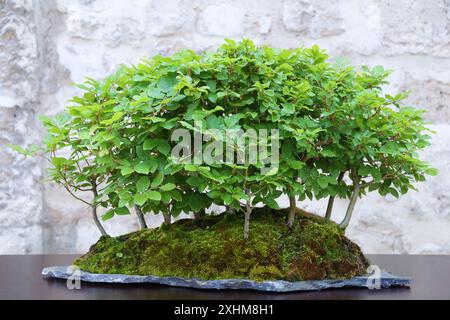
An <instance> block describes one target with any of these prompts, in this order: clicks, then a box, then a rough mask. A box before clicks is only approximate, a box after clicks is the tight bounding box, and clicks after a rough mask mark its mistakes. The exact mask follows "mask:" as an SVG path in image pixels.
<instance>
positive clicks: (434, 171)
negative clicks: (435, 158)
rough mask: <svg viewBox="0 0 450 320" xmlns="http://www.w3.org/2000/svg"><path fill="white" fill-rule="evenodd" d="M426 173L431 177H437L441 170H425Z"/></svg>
mask: <svg viewBox="0 0 450 320" xmlns="http://www.w3.org/2000/svg"><path fill="white" fill-rule="evenodd" d="M425 173H426V174H427V175H429V176H436V175H437V174H438V173H439V170H438V169H436V168H428V169H426V170H425Z"/></svg>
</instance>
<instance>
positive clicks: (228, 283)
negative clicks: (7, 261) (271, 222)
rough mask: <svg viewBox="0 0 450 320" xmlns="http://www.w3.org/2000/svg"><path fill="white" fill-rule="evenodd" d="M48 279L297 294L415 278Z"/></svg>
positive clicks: (60, 272) (67, 270) (47, 274)
mask: <svg viewBox="0 0 450 320" xmlns="http://www.w3.org/2000/svg"><path fill="white" fill-rule="evenodd" d="M42 275H43V276H44V278H60V279H69V278H70V279H79V280H81V281H85V282H94V283H124V284H127V283H149V284H162V285H168V286H174V287H185V288H195V289H218V290H224V289H234V290H258V291H266V292H295V291H313V290H324V289H331V288H349V287H356V288H368V289H370V288H374V286H375V285H376V284H377V282H378V283H379V287H380V288H390V287H409V286H410V285H411V278H408V277H399V276H395V275H392V274H390V273H389V272H387V271H384V270H382V271H381V273H380V277H379V279H375V278H374V277H373V276H371V275H364V276H356V277H353V278H350V279H339V280H335V279H324V280H308V281H293V282H291V281H284V280H271V281H261V282H258V281H253V280H247V279H219V280H201V279H196V278H181V277H158V276H151V275H148V276H140V275H126V274H97V273H90V272H85V271H82V270H76V271H75V272H73V271H72V268H71V267H69V266H53V267H47V268H44V269H43V270H42Z"/></svg>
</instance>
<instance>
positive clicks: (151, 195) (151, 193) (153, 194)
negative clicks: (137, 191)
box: [145, 190, 161, 201]
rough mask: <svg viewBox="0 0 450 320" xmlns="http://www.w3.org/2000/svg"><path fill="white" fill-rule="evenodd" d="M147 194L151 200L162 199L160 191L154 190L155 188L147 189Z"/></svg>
mask: <svg viewBox="0 0 450 320" xmlns="http://www.w3.org/2000/svg"><path fill="white" fill-rule="evenodd" d="M145 195H146V197H147V198H148V199H150V200H153V201H161V193H159V192H158V191H154V190H151V191H147V192H146V193H145Z"/></svg>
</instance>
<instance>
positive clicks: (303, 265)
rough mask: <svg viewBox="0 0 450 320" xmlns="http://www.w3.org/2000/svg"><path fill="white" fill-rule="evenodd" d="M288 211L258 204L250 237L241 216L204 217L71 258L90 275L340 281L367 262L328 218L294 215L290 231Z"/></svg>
mask: <svg viewBox="0 0 450 320" xmlns="http://www.w3.org/2000/svg"><path fill="white" fill-rule="evenodd" d="M285 216H286V212H285V211H284V210H280V211H273V210H272V211H271V210H269V209H255V210H254V212H253V213H252V220H251V224H250V239H249V240H248V241H245V240H244V239H243V235H242V232H243V230H242V229H243V216H240V215H228V214H227V215H219V216H207V217H204V218H203V219H202V220H200V221H196V220H190V219H189V220H187V219H186V220H180V221H177V222H175V223H173V224H172V225H170V226H162V227H160V228H157V229H147V230H142V231H138V232H134V233H130V234H127V235H123V236H120V237H116V238H112V237H101V238H100V240H99V241H98V242H97V243H96V244H94V245H93V246H92V247H91V248H90V250H89V252H88V253H87V254H85V255H84V256H82V257H80V258H78V259H77V260H76V261H75V262H74V264H75V265H77V266H79V267H80V268H81V269H82V270H85V271H89V272H93V273H122V274H134V275H157V276H179V277H195V278H200V279H223V278H247V279H252V280H257V281H261V280H273V279H284V280H289V281H297V280H312V279H324V278H329V279H339V278H349V277H353V276H355V275H360V274H363V273H364V272H365V270H366V268H367V266H368V261H367V259H366V258H365V257H364V255H363V254H362V252H361V250H360V248H359V247H358V246H357V245H356V244H354V243H353V242H351V241H350V240H349V239H347V238H346V237H345V236H344V235H343V232H342V230H341V229H340V228H339V227H338V226H337V225H336V224H335V223H333V222H329V221H326V220H324V219H322V218H319V217H317V218H316V217H303V216H301V217H297V219H296V223H295V225H294V227H293V229H292V230H288V229H287V228H286V226H285Z"/></svg>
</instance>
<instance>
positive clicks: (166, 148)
mask: <svg viewBox="0 0 450 320" xmlns="http://www.w3.org/2000/svg"><path fill="white" fill-rule="evenodd" d="M157 149H158V151H159V152H161V153H162V154H164V155H168V154H169V152H170V145H169V144H168V143H167V141H164V140H161V141H160V142H159V144H158V147H157Z"/></svg>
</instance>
